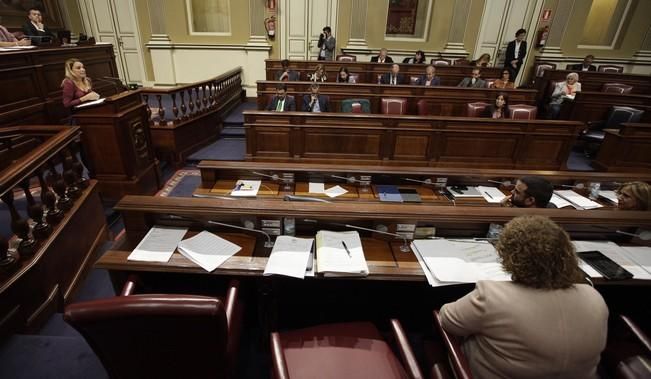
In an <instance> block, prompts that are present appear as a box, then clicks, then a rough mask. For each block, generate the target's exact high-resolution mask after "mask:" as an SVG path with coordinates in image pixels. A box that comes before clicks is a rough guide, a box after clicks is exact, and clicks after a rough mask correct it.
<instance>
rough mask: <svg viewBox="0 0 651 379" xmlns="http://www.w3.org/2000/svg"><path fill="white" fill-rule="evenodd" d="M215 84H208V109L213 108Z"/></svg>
mask: <svg viewBox="0 0 651 379" xmlns="http://www.w3.org/2000/svg"><path fill="white" fill-rule="evenodd" d="M214 89H215V82H210V83H208V90H209V91H210V92H209V93H210V95H209V97H208V100H209V101H210V107H211V108H213V107H214V106H215V91H214Z"/></svg>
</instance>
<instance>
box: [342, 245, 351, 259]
mask: <svg viewBox="0 0 651 379" xmlns="http://www.w3.org/2000/svg"><path fill="white" fill-rule="evenodd" d="M341 244H342V245H344V249H346V253H348V257H350V258H352V257H353V256H352V255H351V254H350V250H348V246H346V242H344V241H341Z"/></svg>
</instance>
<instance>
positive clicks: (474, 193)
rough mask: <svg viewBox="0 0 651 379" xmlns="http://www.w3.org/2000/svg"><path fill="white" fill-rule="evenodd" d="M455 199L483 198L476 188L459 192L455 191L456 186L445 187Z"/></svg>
mask: <svg viewBox="0 0 651 379" xmlns="http://www.w3.org/2000/svg"><path fill="white" fill-rule="evenodd" d="M445 188H446V189H447V190H448V191H449V192H450V193H451V194H452V196H454V197H455V198H463V197H483V195H482V194H481V193H479V191H478V190H477V188H475V187H468V189H466V190H460V191H459V192H457V191H456V190H454V186H447V187H445Z"/></svg>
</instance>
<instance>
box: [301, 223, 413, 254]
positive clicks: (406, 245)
mask: <svg viewBox="0 0 651 379" xmlns="http://www.w3.org/2000/svg"><path fill="white" fill-rule="evenodd" d="M303 221H304V222H309V223H313V224H319V223H320V222H319V221H318V220H314V219H309V218H306V219H303ZM321 223H322V224H328V225H334V226H343V227H344V228H350V229H356V230H364V231H366V232H372V233H379V234H385V235H388V236H392V237H398V238H401V239H402V245H401V246H400V251H401V252H403V253H408V252H410V251H411V248H410V247H409V243H408V242H407V238H406V237H405V236H403V235H402V234H398V233H391V232H385V231H382V230H377V229H371V228H365V227H363V226H357V225H351V224H342V223H338V222H321Z"/></svg>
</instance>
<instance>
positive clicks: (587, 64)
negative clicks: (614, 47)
mask: <svg viewBox="0 0 651 379" xmlns="http://www.w3.org/2000/svg"><path fill="white" fill-rule="evenodd" d="M592 61H594V55H592V54H590V55H586V56H585V58H583V63H577V64H573V65H570V66H569V67H568V70H571V71H597V66H595V65H593V64H592Z"/></svg>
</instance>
